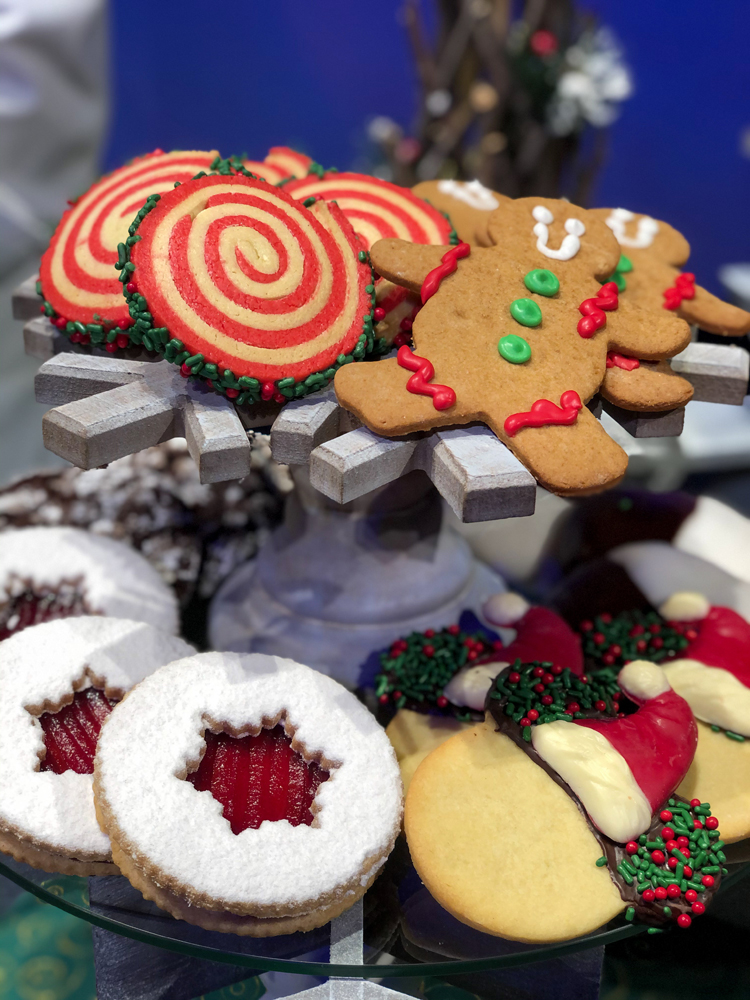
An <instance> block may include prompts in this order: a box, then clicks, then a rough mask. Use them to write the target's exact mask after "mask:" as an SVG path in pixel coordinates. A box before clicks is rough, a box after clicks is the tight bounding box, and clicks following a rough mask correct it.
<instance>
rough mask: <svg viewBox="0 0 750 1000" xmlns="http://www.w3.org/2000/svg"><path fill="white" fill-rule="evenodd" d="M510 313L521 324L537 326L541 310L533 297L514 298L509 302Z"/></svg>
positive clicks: (540, 319) (540, 320) (540, 317)
mask: <svg viewBox="0 0 750 1000" xmlns="http://www.w3.org/2000/svg"><path fill="white" fill-rule="evenodd" d="M510 314H511V316H512V317H513V319H514V320H515V321H516V322H517V323H520V324H521V326H539V324H540V323H541V322H542V310H541V309H540V308H539V306H538V305H537V304H536V302H534V300H533V299H515V300H514V301H513V302H511V304H510Z"/></svg>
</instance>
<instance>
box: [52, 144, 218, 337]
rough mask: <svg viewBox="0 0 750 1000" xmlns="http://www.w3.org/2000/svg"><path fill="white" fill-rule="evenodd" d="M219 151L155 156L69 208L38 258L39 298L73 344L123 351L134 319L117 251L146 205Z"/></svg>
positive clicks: (140, 161)
mask: <svg viewBox="0 0 750 1000" xmlns="http://www.w3.org/2000/svg"><path fill="white" fill-rule="evenodd" d="M217 157H218V153H217V152H216V150H212V151H210V152H203V151H195V150H191V151H179V150H178V151H176V152H172V153H162V152H161V151H160V150H157V151H156V152H154V153H149V154H148V155H146V156H140V157H138V158H137V159H135V160H133V161H132V162H131V163H128V164H126V165H125V166H124V167H120V168H119V169H118V170H115V171H113V173H111V174H107V175H106V176H105V177H102V178H101V180H99V181H97V182H96V184H94V185H93V186H92V187H90V188H89V190H88V191H87V192H86V193H85V194H83V195H81V197H80V198H78V200H77V201H76V202H75V203H73V204H72V205H71V207H70V208H69V209H68V211H67V212H65V214H64V215H63V217H62V219H61V220H60V222H59V224H58V226H57V229H56V230H55V233H54V235H53V237H52V240H51V242H50V245H49V247H48V249H47V251H46V252H45V254H44V256H43V257H42V263H41V268H40V275H39V279H40V281H39V290H40V293H41V295H42V298H43V299H44V304H43V306H42V309H43V311H44V312H45V314H46V315H47V316H49V317H50V318H51V319H52V320H53V322H54V323H55V325H56V326H58V327H59V328H60V329H61V330H64V331H65V332H66V333H68V334H69V335H70V336H71V338H72V339H73V341H74V342H77V343H84V344H87V343H89V342H91V343H94V344H101V343H103V342H105V341H106V343H107V345H108V346H107V349H108V350H112V351H114V350H116V349H117V347H127V346H128V344H129V337H128V332H127V331H128V329H129V327H130V326H131V319H130V316H129V315H128V307H127V303H126V302H125V301H124V300H123V297H122V285H121V284H120V282H119V281H118V275H117V272H116V271H115V269H114V265H115V263H116V262H117V260H118V250H117V247H118V244H119V243H122V242H123V241H125V240H127V238H128V226H129V225H130V223H131V222H132V220H133V216H134V215H135V213H136V212H137V211H138V209H139V208H140V207H141V205H142V204H143V202H144V201H145V200H146V198H147V197H148V196H149V195H151V194H155V193H159V194H160V193H162V192H164V191H169V190H170V189H171V188H172V187H173V186H174V184H175V182H177V181H186V180H189V179H190V178H191V177H193V176H194V175H195V174H197V173H198V172H199V171H200V170H209V169H210V167H211V164H212V163H213V162H214V161H215V160H216V158H217Z"/></svg>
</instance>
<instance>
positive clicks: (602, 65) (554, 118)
mask: <svg viewBox="0 0 750 1000" xmlns="http://www.w3.org/2000/svg"><path fill="white" fill-rule="evenodd" d="M564 66H565V68H564V69H563V71H562V73H561V74H560V76H559V78H558V81H557V88H556V90H555V94H554V96H553V98H552V101H551V103H550V107H549V111H548V124H549V127H550V130H551V131H552V132H553V133H554V134H555V135H569V134H570V133H571V132H575V131H576V130H578V129H581V128H582V127H583V126H584V125H586V124H588V125H593V126H594V127H595V128H604V127H605V126H607V125H611V124H612V122H613V121H614V120H615V118H616V117H617V115H618V113H619V107H618V105H619V103H620V102H621V101H624V100H626V99H627V98H628V97H630V94H631V93H632V90H633V84H632V80H631V77H630V72H629V70H628V68H627V66H626V65H625V63H624V62H623V61H622V53H621V51H620V48H619V46H618V45H617V43H616V41H615V39H614V37H613V36H612V34H611V33H610V32H609V31H607V30H606V29H605V28H600V29H599V30H598V31H596V32H593V33H589V34H587V35H583V36H582V37H581V39H580V40H579V41H578V43H577V44H576V45H573V46H571V47H570V48H569V49H568V50H567V52H566V53H565V60H564Z"/></svg>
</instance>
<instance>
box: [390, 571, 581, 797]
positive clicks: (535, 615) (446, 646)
mask: <svg viewBox="0 0 750 1000" xmlns="http://www.w3.org/2000/svg"><path fill="white" fill-rule="evenodd" d="M482 611H483V615H484V617H485V619H486V620H487V621H489V622H490V623H491V624H492V625H497V626H500V627H501V628H504V629H505V630H506V634H507V631H508V630H509V629H510V630H513V631H515V636H513V638H512V640H511V641H510V642H508V643H507V644H505V643H503V641H502V639H496V638H493V637H491V636H488V635H487V633H486V632H484V631H481V630H480V631H477V632H474V633H467V632H465V631H462V630H461V628H460V627H459V626H458V625H449V626H448V627H447V628H444V629H440V630H439V631H436V630H434V629H428V630H427V631H426V632H412V633H411V635H409V636H407V637H406V638H403V639H397V640H396V642H394V643H393V644H392V645H391V647H390V649H389V650H388V651H387V652H386V653H383V654H382V655H381V657H380V664H381V672H380V673H379V674H378V675H377V676H376V678H375V693H376V694H377V695H378V699H379V702H380V705H381V706H382V708H381V711H382V712H383V713H384V714H385V713H387V712H388V710H389V709H390V710H391V712H392V710H393V708H394V707H395V708H396V714H395V715H394V716H393V718H392V719H390V721H389V722H388V726H387V729H386V733H387V734H388V738H389V739H390V741H391V743H392V744H393V747H394V749H395V751H396V757H397V758H398V761H399V766H400V768H401V777H402V778H403V781H404V785H405V787H408V784H409V782H410V780H411V777H412V775H413V774H414V772H415V770H416V769H417V767H418V766H419V765H420V764H421V762H422V761H423V760H424V758H425V757H426V756H427V754H428V753H430V752H431V751H432V750H434V749H435V747H437V746H440V744H441V743H444V742H445V741H446V740H447V739H449V738H450V737H451V736H452V735H453V734H454V733H457V732H461V731H462V730H463V729H466V728H468V727H470V726H473V725H475V724H476V723H477V722H481V721H482V719H484V703H485V700H486V697H487V692H488V691H489V689H490V687H491V686H492V682H493V680H494V678H495V677H496V676H497V674H498V673H500V671H501V670H503V669H504V668H505V667H507V666H508V664H509V663H513V662H514V661H515V660H516V659H521V660H542V659H549V660H552V661H553V662H554V663H556V664H557V665H558V666H560V667H561V668H562V667H568V668H569V669H570V670H571V671H572V672H573V673H574V674H581V673H583V658H582V655H581V643H580V640H579V638H578V636H576V634H575V633H574V632H573V631H572V629H571V628H570V627H569V626H568V625H566V623H565V622H564V621H563V620H562V618H560V617H559V616H558V615H556V614H555V612H554V611H550V610H549V609H547V608H541V607H530V605H529V604H528V602H527V601H526V600H525V599H524V598H523V597H521V595H520V594H514V593H512V592H510V591H508V592H505V593H500V594H494V595H493V596H492V597H490V598H489V600H487V601H486V602H485V604H484V607H483V609H482ZM493 635H494V634H493Z"/></svg>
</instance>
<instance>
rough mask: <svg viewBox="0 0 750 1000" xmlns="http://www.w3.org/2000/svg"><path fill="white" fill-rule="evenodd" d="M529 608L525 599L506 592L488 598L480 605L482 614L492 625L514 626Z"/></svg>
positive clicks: (509, 591) (511, 592)
mask: <svg viewBox="0 0 750 1000" xmlns="http://www.w3.org/2000/svg"><path fill="white" fill-rule="evenodd" d="M530 607H531V605H530V604H529V602H528V601H527V600H526V598H525V597H521V595H520V594H515V593H513V591H511V590H508V591H505V593H501V594H493V595H492V597H489V598H488V599H487V600H486V601H485V602H484V604H483V605H482V614H483V615H484V617H485V618H486V619H487V621H488V622H490V624H492V625H515V623H516V622H517V621H520V619H521V618H523V616H524V615H525V614H526V612H527V611H528V610H529V608H530Z"/></svg>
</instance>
